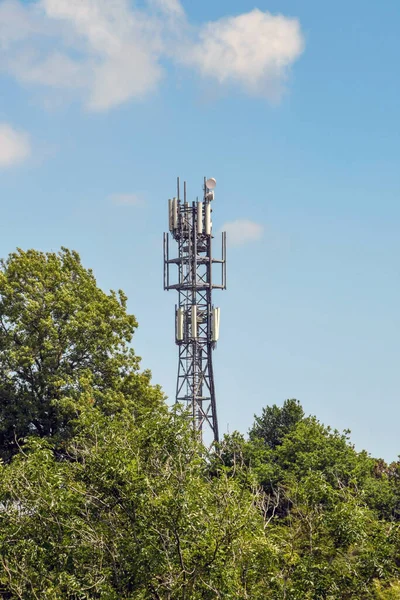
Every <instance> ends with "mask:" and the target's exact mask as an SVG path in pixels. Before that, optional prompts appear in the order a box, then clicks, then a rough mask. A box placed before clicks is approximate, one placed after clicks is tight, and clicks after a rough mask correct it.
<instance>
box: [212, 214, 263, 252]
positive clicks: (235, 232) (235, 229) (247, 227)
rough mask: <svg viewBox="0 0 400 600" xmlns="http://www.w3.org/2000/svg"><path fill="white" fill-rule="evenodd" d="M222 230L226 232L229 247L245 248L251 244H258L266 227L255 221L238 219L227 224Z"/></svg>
mask: <svg viewBox="0 0 400 600" xmlns="http://www.w3.org/2000/svg"><path fill="white" fill-rule="evenodd" d="M222 230H223V231H226V240H227V243H228V244H229V246H243V245H244V244H247V243H249V242H256V241H258V240H260V239H261V238H262V235H263V232H264V227H263V226H262V225H260V224H259V223H255V222H254V221H248V220H247V219H238V220H237V221H231V222H230V223H225V225H223V226H222Z"/></svg>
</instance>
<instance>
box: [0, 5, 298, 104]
mask: <svg viewBox="0 0 400 600" xmlns="http://www.w3.org/2000/svg"><path fill="white" fill-rule="evenodd" d="M302 47H303V41H302V36H301V31H300V25H299V23H298V21H297V20H296V19H289V18H286V17H284V16H273V15H270V14H269V13H266V12H262V11H260V10H257V9H256V10H253V11H251V12H249V13H246V14H242V15H239V16H236V17H227V18H224V19H220V20H218V21H215V22H210V23H207V24H205V25H202V26H200V27H198V28H195V27H191V26H190V25H189V23H188V22H187V19H186V16H185V12H184V10H183V7H182V4H181V3H180V1H179V0H145V3H144V6H143V8H141V9H139V8H137V7H135V5H134V4H133V3H132V2H131V0H34V1H33V2H29V3H26V2H23V1H22V0H0V71H1V70H2V71H5V72H7V73H9V74H11V75H12V76H14V77H15V78H16V79H17V80H18V81H19V82H21V83H23V84H26V85H35V86H41V87H46V88H54V89H56V90H57V89H58V90H60V89H61V90H62V89H64V90H65V89H69V90H70V91H71V90H72V91H74V93H75V94H76V95H77V97H78V98H80V99H82V100H83V102H84V104H85V106H86V107H87V108H88V109H90V110H94V111H102V110H107V109H110V108H112V107H115V106H118V105H120V104H122V103H124V102H127V101H129V100H131V99H135V98H143V97H145V96H146V95H147V94H149V93H151V92H152V91H153V90H154V89H155V88H156V87H157V85H158V84H159V82H160V80H161V79H162V77H163V74H164V68H163V66H162V63H163V61H165V60H166V59H168V60H170V61H173V62H175V63H178V64H181V65H182V64H184V65H185V66H186V67H190V68H195V69H196V70H197V71H198V72H199V73H201V74H202V75H203V76H206V77H211V78H213V79H214V80H215V81H216V82H218V83H219V84H221V85H224V84H229V83H236V84H239V85H240V86H242V87H243V88H244V89H245V90H246V91H247V92H250V93H252V94H262V95H264V96H266V97H268V98H271V99H273V98H277V97H279V94H280V92H281V89H282V82H283V81H284V80H285V77H286V74H287V71H288V68H289V67H290V66H291V64H292V63H293V62H294V60H295V59H296V58H297V57H298V56H299V55H300V53H301V51H302Z"/></svg>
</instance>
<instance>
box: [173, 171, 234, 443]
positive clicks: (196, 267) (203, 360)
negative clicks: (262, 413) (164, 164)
mask: <svg viewBox="0 0 400 600" xmlns="http://www.w3.org/2000/svg"><path fill="white" fill-rule="evenodd" d="M215 186H216V181H215V179H213V178H210V179H207V180H206V179H205V178H204V188H203V191H204V194H203V200H202V201H200V202H199V201H198V200H197V201H196V202H192V203H191V204H189V202H188V201H187V199H186V182H185V183H184V193H183V201H182V200H181V198H180V191H179V178H178V185H177V197H176V198H172V199H170V200H169V201H168V216H169V231H170V233H171V235H172V237H173V238H174V240H175V241H176V242H177V244H178V257H177V258H170V257H169V234H168V233H164V290H177V292H178V304H177V305H176V306H175V342H176V344H177V345H178V348H179V363H178V377H177V385H176V402H182V403H186V405H187V406H190V408H191V412H192V418H193V428H194V430H195V431H198V432H199V433H200V436H202V435H203V431H204V427H205V426H209V427H210V429H211V432H212V437H213V439H214V441H218V419H217V408H216V401H215V385H214V373H213V366H212V351H213V349H214V348H215V346H216V343H217V340H218V337H219V322H220V309H219V308H215V307H214V305H213V303H212V291H213V290H214V289H220V290H225V289H226V233H225V232H223V233H222V258H221V259H216V258H213V257H212V241H213V239H214V237H213V235H212V220H211V213H212V208H211V203H212V201H213V200H214V188H215ZM214 265H220V267H221V269H218V271H220V273H219V275H220V278H219V282H218V283H216V282H214V275H215V269H214V268H213V267H214ZM175 267H176V268H175Z"/></svg>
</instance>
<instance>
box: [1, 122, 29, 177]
mask: <svg viewBox="0 0 400 600" xmlns="http://www.w3.org/2000/svg"><path fill="white" fill-rule="evenodd" d="M30 153H31V146H30V142H29V136H28V135H27V134H26V133H24V132H22V131H17V130H16V129H13V128H12V127H11V125H8V124H7V123H0V168H2V167H3V168H5V167H11V166H12V165H14V164H17V163H20V162H22V161H24V160H25V159H26V158H28V156H29V155H30Z"/></svg>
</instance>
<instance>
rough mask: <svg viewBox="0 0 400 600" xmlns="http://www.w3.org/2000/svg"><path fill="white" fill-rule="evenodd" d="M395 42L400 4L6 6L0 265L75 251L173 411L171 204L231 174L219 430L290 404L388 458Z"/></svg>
mask: <svg viewBox="0 0 400 600" xmlns="http://www.w3.org/2000/svg"><path fill="white" fill-rule="evenodd" d="M279 15H280V16H279ZM399 29H400V4H399V3H398V2H395V1H394V0H388V1H387V2H384V3H377V2H361V1H359V0H353V1H352V2H350V3H349V2H344V1H342V0H338V1H337V2H335V3H326V2H320V1H317V0H308V1H307V2H296V1H294V0H292V1H289V0H287V1H280V2H278V1H271V2H263V1H262V2H259V3H258V4H257V5H255V4H253V3H252V2H251V3H250V2H249V1H248V0H229V1H228V0H219V1H215V0H214V1H213V2H211V1H210V0H203V2H188V1H187V0H186V1H183V2H182V4H179V2H178V0H151V1H150V0H149V1H144V0H142V1H141V2H137V3H136V4H135V5H134V4H133V3H130V2H128V1H125V0H112V1H111V0H107V1H106V0H79V2H78V1H77V0H38V1H34V2H20V1H18V0H11V1H10V0H0V86H1V87H0V90H1V94H0V197H1V206H2V225H3V226H2V235H1V236H0V255H1V256H6V255H7V254H8V253H9V252H11V251H13V250H14V249H15V247H17V246H19V247H22V248H29V247H34V248H38V249H41V250H46V251H47V250H58V249H59V248H60V246H62V245H63V246H67V247H70V248H74V249H76V250H78V251H79V252H80V254H81V256H82V259H83V261H84V264H85V265H86V266H88V267H92V268H93V270H94V272H95V274H96V276H97V279H98V282H99V284H100V285H101V286H102V287H103V288H104V289H110V288H113V289H118V288H122V289H124V290H125V291H126V293H127V294H128V296H129V309H130V311H131V312H133V313H134V314H135V315H136V317H137V319H138V320H139V324H140V327H139V329H138V331H137V334H136V335H135V341H134V346H135V349H136V351H137V353H138V354H139V355H141V356H142V358H143V366H144V367H149V368H151V370H152V372H153V378H154V381H155V382H157V383H160V384H161V385H162V386H163V388H164V390H165V391H166V393H167V394H168V395H169V396H170V397H171V398H173V395H174V388H175V378H176V368H177V348H176V347H175V344H174V316H173V313H174V304H175V301H176V298H175V297H174V294H173V293H172V292H169V293H168V294H167V293H165V292H164V291H163V290H162V233H163V231H165V230H166V229H167V226H168V224H167V198H168V197H169V196H171V195H173V193H174V190H175V180H176V176H177V175H180V176H181V178H182V179H186V180H187V182H188V193H189V197H190V198H192V199H195V197H196V196H197V195H200V194H201V185H202V178H203V176H204V175H207V176H209V177H210V176H213V177H216V179H217V188H216V200H215V206H214V213H213V215H214V218H213V221H214V226H215V228H217V229H219V228H220V227H222V226H223V225H225V224H227V230H228V233H230V234H231V236H230V237H231V245H230V247H229V253H228V290H227V291H226V292H219V293H216V294H215V299H214V300H215V303H216V305H219V306H220V307H221V338H220V342H219V343H218V348H217V350H216V352H215V354H214V359H215V373H216V386H217V402H218V411H219V421H220V431H222V432H226V431H227V430H228V429H229V431H233V430H234V429H239V430H240V431H242V432H246V431H247V429H248V427H249V426H250V425H251V422H252V419H253V414H254V413H258V414H259V413H260V412H261V409H262V407H263V406H265V405H266V404H272V403H278V404H281V403H282V402H283V400H284V399H285V398H290V397H296V398H298V399H300V401H301V402H302V404H303V406H304V408H305V411H306V412H307V413H311V414H315V415H317V416H318V418H319V419H320V420H321V421H323V422H325V423H326V424H330V425H331V426H333V427H337V428H338V429H343V428H347V427H348V428H350V429H351V430H352V439H353V441H354V443H355V444H356V447H357V448H358V449H362V448H365V449H367V450H368V451H369V452H371V453H372V454H373V455H375V456H382V457H384V458H385V459H387V460H394V459H395V458H396V457H397V455H398V454H399V453H400V445H399V443H398V422H399V420H400V401H399V393H400V370H399V363H400V350H399V335H398V332H399V331H400V318H399V305H400V284H399V256H400V236H399V229H400V207H399V192H400V176H399V158H400V156H399V154H400V152H399V147H400V146H399V142H400V135H399V134H400V119H399V116H400V108H399V97H400V78H399V69H398V65H399V61H400V38H399ZM245 221H248V222H251V223H252V226H251V227H250V228H249V227H248V226H246V223H244V222H245ZM237 222H239V224H238V223H237Z"/></svg>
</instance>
